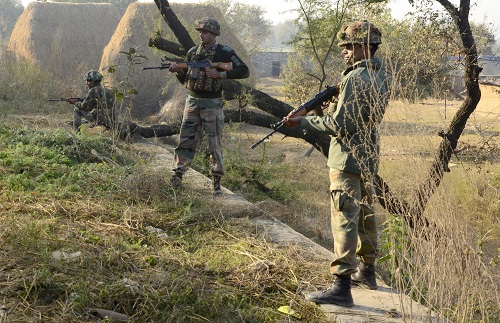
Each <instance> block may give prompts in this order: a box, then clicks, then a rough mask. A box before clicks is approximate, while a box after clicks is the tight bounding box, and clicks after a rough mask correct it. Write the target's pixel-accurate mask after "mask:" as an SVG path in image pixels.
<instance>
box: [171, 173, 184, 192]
mask: <svg viewBox="0 0 500 323" xmlns="http://www.w3.org/2000/svg"><path fill="white" fill-rule="evenodd" d="M170 184H172V187H173V188H178V187H180V186H181V184H182V173H181V172H175V173H174V174H173V175H172V177H171V178H170Z"/></svg>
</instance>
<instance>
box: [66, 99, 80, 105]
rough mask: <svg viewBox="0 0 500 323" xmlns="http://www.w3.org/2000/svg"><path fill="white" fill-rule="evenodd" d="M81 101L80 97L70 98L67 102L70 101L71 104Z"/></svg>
mask: <svg viewBox="0 0 500 323" xmlns="http://www.w3.org/2000/svg"><path fill="white" fill-rule="evenodd" d="M78 101H80V99H79V98H70V99H66V102H68V103H69V104H75V103H76V102H78Z"/></svg>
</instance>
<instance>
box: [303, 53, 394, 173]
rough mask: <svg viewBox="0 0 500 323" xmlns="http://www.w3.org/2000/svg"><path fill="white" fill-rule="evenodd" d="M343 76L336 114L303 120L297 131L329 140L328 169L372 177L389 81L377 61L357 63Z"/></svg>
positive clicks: (377, 153) (375, 171) (377, 156)
mask: <svg viewBox="0 0 500 323" xmlns="http://www.w3.org/2000/svg"><path fill="white" fill-rule="evenodd" d="M342 76H343V77H342V81H341V83H340V93H339V98H338V102H337V105H336V107H335V111H334V112H333V113H332V114H331V115H326V116H324V117H317V116H308V117H304V118H302V120H301V123H300V127H301V128H302V129H304V130H305V131H315V132H318V133H325V134H329V135H331V136H332V138H331V142H330V151H329V153H328V166H329V167H330V168H334V169H338V170H341V171H345V172H349V173H353V174H364V175H365V176H370V175H374V174H376V173H377V171H378V165H379V159H380V158H379V154H380V143H379V141H380V140H379V135H378V130H377V125H378V124H379V123H380V122H381V121H382V118H383V116H384V113H385V110H386V108H387V105H388V101H389V87H390V83H391V77H390V75H389V74H388V73H387V72H386V71H385V70H384V68H383V64H382V60H381V59H378V58H372V59H368V60H361V61H358V62H356V63H355V64H354V65H353V66H351V67H349V68H348V69H347V70H345V71H344V72H343V73H342Z"/></svg>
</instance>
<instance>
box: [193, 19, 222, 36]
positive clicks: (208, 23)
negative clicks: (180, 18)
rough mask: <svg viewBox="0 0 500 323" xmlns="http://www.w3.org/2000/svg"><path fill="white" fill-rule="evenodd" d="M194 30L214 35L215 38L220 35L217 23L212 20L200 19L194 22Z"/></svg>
mask: <svg viewBox="0 0 500 323" xmlns="http://www.w3.org/2000/svg"><path fill="white" fill-rule="evenodd" d="M194 28H195V29H196V30H198V31H199V30H207V31H209V32H211V33H214V34H216V35H217V36H219V35H220V25H219V23H218V22H217V20H215V19H213V18H208V17H205V18H201V19H200V20H196V22H195V26H194Z"/></svg>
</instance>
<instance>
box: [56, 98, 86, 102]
mask: <svg viewBox="0 0 500 323" xmlns="http://www.w3.org/2000/svg"><path fill="white" fill-rule="evenodd" d="M69 100H77V102H82V101H83V99H82V98H60V99H49V101H50V102H54V101H65V102H68V101H69Z"/></svg>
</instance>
